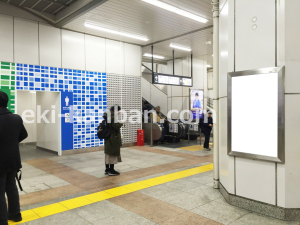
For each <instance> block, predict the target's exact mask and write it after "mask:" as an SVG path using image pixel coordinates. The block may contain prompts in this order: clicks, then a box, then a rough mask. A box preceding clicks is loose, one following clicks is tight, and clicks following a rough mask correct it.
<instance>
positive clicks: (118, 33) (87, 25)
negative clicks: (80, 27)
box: [84, 23, 149, 41]
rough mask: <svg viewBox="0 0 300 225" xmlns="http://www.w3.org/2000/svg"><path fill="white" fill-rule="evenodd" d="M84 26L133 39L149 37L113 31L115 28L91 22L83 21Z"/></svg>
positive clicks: (146, 39) (145, 39)
mask: <svg viewBox="0 0 300 225" xmlns="http://www.w3.org/2000/svg"><path fill="white" fill-rule="evenodd" d="M84 26H85V27H88V28H91V29H95V30H99V31H103V32H106V33H111V34H116V35H120V36H124V37H129V38H133V39H137V40H141V41H149V39H148V38H147V37H141V36H137V35H132V34H127V33H123V32H119V31H115V30H110V29H107V28H104V27H99V26H97V25H93V24H91V23H85V24H84Z"/></svg>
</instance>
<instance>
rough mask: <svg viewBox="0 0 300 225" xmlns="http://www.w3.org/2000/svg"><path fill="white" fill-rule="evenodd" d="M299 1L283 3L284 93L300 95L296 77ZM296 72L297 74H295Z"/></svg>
mask: <svg viewBox="0 0 300 225" xmlns="http://www.w3.org/2000/svg"><path fill="white" fill-rule="evenodd" d="M299 10H300V1H297V0H290V1H286V2H285V24H286V25H285V42H284V43H285V66H286V76H285V91H286V93H300V85H299V83H300V76H299V75H296V73H298V71H299V69H300V56H299V51H300V44H299V35H300V26H299V23H298V21H299V20H300V13H299ZM296 71H297V72H296Z"/></svg>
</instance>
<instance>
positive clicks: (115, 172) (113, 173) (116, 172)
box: [108, 170, 120, 176]
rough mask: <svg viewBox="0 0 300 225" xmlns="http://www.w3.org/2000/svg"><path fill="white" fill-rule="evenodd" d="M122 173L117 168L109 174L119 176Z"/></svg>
mask: <svg viewBox="0 0 300 225" xmlns="http://www.w3.org/2000/svg"><path fill="white" fill-rule="evenodd" d="M119 175H120V173H119V172H118V171H115V170H110V171H108V176H119Z"/></svg>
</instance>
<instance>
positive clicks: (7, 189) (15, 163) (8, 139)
mask: <svg viewBox="0 0 300 225" xmlns="http://www.w3.org/2000/svg"><path fill="white" fill-rule="evenodd" d="M8 100H9V99H8V96H7V94H6V93H4V92H2V91H0V155H1V157H0V224H1V225H7V224H8V222H7V220H13V221H15V222H20V221H22V215H21V212H20V200H19V192H18V188H17V185H16V180H15V177H16V174H17V172H18V171H19V170H20V169H21V168H22V164H21V157H20V150H19V143H20V142H21V141H23V140H24V139H25V138H27V136H28V135H27V131H26V129H25V127H24V125H23V121H22V118H21V117H20V116H18V115H15V114H12V113H11V112H10V111H9V110H8V109H7V103H8ZM5 193H6V195H7V201H8V212H7V205H6V199H5Z"/></svg>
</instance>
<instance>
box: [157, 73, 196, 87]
mask: <svg viewBox="0 0 300 225" xmlns="http://www.w3.org/2000/svg"><path fill="white" fill-rule="evenodd" d="M152 83H153V84H164V85H175V86H186V87H192V86H193V82H192V78H191V77H183V76H175V75H169V74H161V73H154V76H153V80H152Z"/></svg>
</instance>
